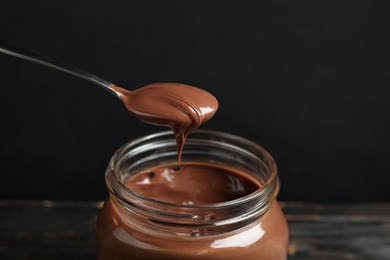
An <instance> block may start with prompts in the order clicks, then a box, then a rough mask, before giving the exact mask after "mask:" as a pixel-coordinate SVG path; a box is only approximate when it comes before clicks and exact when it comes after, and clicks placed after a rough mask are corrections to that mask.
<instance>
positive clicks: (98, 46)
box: [0, 0, 390, 202]
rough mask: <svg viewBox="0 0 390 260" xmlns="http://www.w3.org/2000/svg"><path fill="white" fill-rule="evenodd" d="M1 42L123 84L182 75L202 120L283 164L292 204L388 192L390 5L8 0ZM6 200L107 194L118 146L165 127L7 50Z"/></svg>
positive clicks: (1, 62)
mask: <svg viewBox="0 0 390 260" xmlns="http://www.w3.org/2000/svg"><path fill="white" fill-rule="evenodd" d="M0 13H1V15H0V38H2V39H5V40H8V41H9V42H12V43H15V44H17V45H19V46H21V47H25V48H30V49H32V50H35V51H37V52H41V53H44V54H46V55H49V56H51V57H53V58H55V59H58V60H60V61H63V62H65V63H67V64H71V65H74V66H78V67H80V68H82V69H85V70H88V71H90V72H92V73H94V74H96V75H99V76H101V77H103V78H105V79H107V80H109V81H111V82H113V83H115V84H117V85H119V86H122V87H125V88H128V89H135V88H137V87H141V86H144V85H146V84H149V83H153V82H181V83H187V84H191V85H195V86H197V87H200V88H203V89H206V90H207V91H209V92H211V93H213V94H214V95H215V96H216V97H217V98H218V100H219V102H220V109H219V111H218V112H217V114H216V115H215V117H214V118H213V119H212V120H211V121H209V122H207V123H206V124H205V125H203V126H202V128H205V129H206V128H208V129H216V130H221V131H226V132H230V133H234V134H237V135H241V136H243V137H246V138H249V139H251V140H253V141H255V142H256V143H258V144H260V145H261V146H263V147H265V148H266V149H267V150H268V151H269V152H270V153H271V154H272V155H273V156H274V157H275V159H276V161H277V164H278V167H279V175H280V179H281V182H282V188H281V192H280V195H279V199H280V200H288V201H293V200H302V201H312V202H346V201H347V202H359V201H389V200H390V192H389V191H388V186H389V182H390V171H389V169H390V167H389V155H390V153H389V145H390V143H389V130H390V128H389V111H390V105H389V94H390V93H389V92H390V91H389V66H390V60H389V58H390V57H389V50H388V49H389V46H390V45H389V43H390V42H389V40H388V39H389V38H388V37H390V35H389V25H390V23H389V22H390V21H389V17H390V16H389V4H387V2H386V1H383V2H380V1H253V2H249V1H247V2H245V1H242V2H240V1H170V0H166V1H111V0H110V1H108V0H106V1H92V0H85V1H62V0H61V1H49V0H46V1H43V0H41V1H21V0H14V1H2V4H1V7H0ZM0 66H1V70H0V81H1V88H0V91H1V103H0V116H1V136H0V140H1V141H0V142H1V154H0V162H1V173H0V183H1V188H0V199H64V200H68V199H80V200H90V199H98V200H100V199H104V198H105V197H106V195H107V191H106V188H105V183H104V172H105V168H106V166H107V163H108V160H109V159H110V157H111V155H112V154H113V153H114V152H115V150H116V149H118V148H119V147H120V146H121V145H123V144H124V143H126V142H128V141H130V140H131V139H133V138H136V137H139V136H141V135H144V134H148V133H152V132H155V131H160V130H165V128H161V127H158V126H151V125H146V124H144V123H142V122H140V121H138V120H136V119H135V118H133V117H131V116H130V115H129V113H128V112H127V111H126V110H125V109H124V107H123V105H122V104H121V102H120V101H118V100H117V99H116V98H115V97H114V96H112V95H110V94H109V93H108V92H106V91H105V90H103V89H101V88H99V87H97V86H95V85H93V84H91V83H89V82H86V81H83V80H81V79H78V78H76V77H73V76H70V75H68V74H65V73H62V72H59V71H56V70H53V69H50V68H47V67H44V66H41V65H37V64H33V63H31V62H27V61H24V60H20V59H17V58H14V57H11V56H8V55H3V54H0Z"/></svg>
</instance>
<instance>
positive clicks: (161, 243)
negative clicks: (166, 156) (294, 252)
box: [97, 162, 288, 260]
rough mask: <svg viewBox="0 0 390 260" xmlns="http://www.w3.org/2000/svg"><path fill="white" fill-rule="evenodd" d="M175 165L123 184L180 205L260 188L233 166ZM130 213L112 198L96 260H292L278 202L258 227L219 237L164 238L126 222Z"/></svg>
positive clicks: (100, 227)
mask: <svg viewBox="0 0 390 260" xmlns="http://www.w3.org/2000/svg"><path fill="white" fill-rule="evenodd" d="M176 166H177V165H176V164H173V163H172V164H166V165H160V166H157V167H154V168H151V169H149V170H145V171H141V172H139V173H137V174H135V175H134V176H131V177H129V178H128V179H127V180H124V184H125V186H126V187H127V188H128V189H131V190H132V191H134V192H135V193H137V194H139V195H142V196H144V197H149V198H152V199H156V200H159V201H164V202H168V203H173V204H181V205H203V204H210V203H219V202H226V201H231V200H234V199H239V198H242V197H244V196H246V195H250V194H251V193H253V192H254V191H256V190H258V189H259V188H261V185H260V184H259V183H258V182H257V181H256V180H254V179H253V178H252V177H250V176H248V175H247V174H246V173H244V172H240V171H238V170H234V169H231V168H228V167H223V166H217V165H213V164H208V163H200V162H184V163H182V165H181V167H180V168H175V167H176ZM248 210H250V209H248ZM128 214H129V212H127V210H126V209H124V208H123V207H121V206H119V204H118V203H117V202H116V201H115V200H114V199H112V198H111V199H109V200H107V202H106V203H105V204H104V207H103V209H102V211H101V214H100V216H99V220H98V223H97V230H98V233H97V241H98V245H99V246H98V251H97V259H99V260H102V259H110V260H117V259H134V260H140V259H169V260H179V259H180V260H182V259H186V260H187V259H188V260H191V259H194V260H199V259H202V260H213V259H215V260H219V259H240V260H241V259H246V260H285V259H286V257H287V244H288V237H287V234H288V230H287V223H286V221H285V218H284V215H283V213H282V211H281V209H280V207H279V205H278V203H277V201H274V202H272V205H271V206H270V208H269V209H268V211H267V212H266V214H265V215H264V216H263V217H262V218H261V219H260V220H259V221H258V222H256V223H254V224H253V225H249V227H247V228H244V229H240V230H238V231H235V232H228V233H226V234H222V235H217V236H213V235H211V236H209V235H205V236H203V235H200V236H197V237H193V236H190V237H184V238H183V237H180V236H179V237H177V236H175V235H172V236H159V235H156V234H158V232H157V233H156V234H155V233H153V232H152V231H146V230H144V229H143V228H142V225H140V224H139V223H137V222H133V221H132V220H131V217H124V216H128ZM226 214H230V213H229V211H228V212H226Z"/></svg>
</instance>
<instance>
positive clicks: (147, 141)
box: [106, 129, 280, 212]
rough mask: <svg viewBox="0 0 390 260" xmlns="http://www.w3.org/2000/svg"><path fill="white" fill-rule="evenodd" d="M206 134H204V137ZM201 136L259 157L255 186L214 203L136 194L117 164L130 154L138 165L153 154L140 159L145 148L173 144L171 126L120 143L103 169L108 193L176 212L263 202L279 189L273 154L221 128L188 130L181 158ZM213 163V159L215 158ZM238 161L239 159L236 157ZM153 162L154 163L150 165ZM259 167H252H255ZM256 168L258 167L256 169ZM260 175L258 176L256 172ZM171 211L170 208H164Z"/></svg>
mask: <svg viewBox="0 0 390 260" xmlns="http://www.w3.org/2000/svg"><path fill="white" fill-rule="evenodd" d="M206 136H207V138H205V137H206ZM202 140H203V141H205V142H204V143H203V145H205V144H206V143H207V145H209V146H210V147H211V146H214V145H218V146H219V147H220V148H221V147H222V148H223V149H224V150H232V149H233V150H234V151H235V153H237V152H239V153H241V154H242V155H243V156H246V157H248V158H249V160H250V161H251V162H252V160H254V161H256V160H258V161H261V163H260V164H259V165H258V166H259V167H261V168H263V169H262V170H261V171H262V172H261V174H259V175H258V176H257V177H258V178H257V182H259V183H260V185H259V188H258V189H257V190H255V191H253V192H251V193H249V194H247V195H245V196H242V197H239V198H236V199H233V200H227V201H223V202H217V203H208V204H189V205H187V204H186V205H183V204H175V203H170V202H165V201H160V200H156V199H153V198H149V197H145V196H143V195H141V194H138V193H136V192H134V191H133V190H131V189H130V188H127V187H126V186H125V183H124V176H123V175H124V174H126V173H125V172H123V170H121V169H120V166H121V164H123V163H124V161H126V160H129V158H132V157H134V158H135V159H133V161H132V163H133V165H136V166H138V165H142V164H143V163H146V164H147V160H153V159H154V156H156V155H155V154H153V153H151V154H148V159H147V160H144V158H143V157H142V154H143V152H144V151H145V150H148V151H152V150H155V149H164V146H166V145H169V146H175V147H176V141H175V137H174V133H173V132H172V131H171V130H166V131H160V132H156V133H152V134H148V135H144V136H141V137H138V138H136V139H133V140H132V141H130V142H128V143H126V144H124V145H123V146H121V147H120V148H119V149H118V150H117V151H116V152H115V153H114V155H113V156H112V157H111V159H110V161H109V166H108V169H107V172H106V184H107V187H108V189H109V190H110V192H111V193H112V194H114V195H115V197H116V198H117V199H119V201H121V204H122V203H124V204H126V203H127V202H128V201H138V202H139V203H140V204H148V205H157V206H158V207H162V208H164V210H167V209H168V208H171V209H172V211H173V212H177V211H176V210H175V208H180V209H181V211H184V212H187V210H188V211H189V212H190V211H191V210H193V209H200V208H201V209H211V208H212V209H215V208H231V207H235V206H236V205H242V204H246V203H248V202H251V201H257V202H258V201H263V203H262V204H266V203H267V202H269V201H273V200H274V199H275V198H276V197H277V195H278V192H279V186H280V183H279V178H278V174H277V166H276V163H275V160H274V159H273V157H272V156H271V155H270V154H269V153H268V151H267V150H265V149H264V148H263V147H261V146H260V145H258V144H256V143H254V142H253V141H250V140H248V139H246V138H243V137H240V136H237V135H234V134H230V133H226V132H222V131H216V130H207V129H197V130H196V131H194V132H192V133H190V134H189V136H188V138H187V140H186V143H185V145H184V149H183V154H182V162H183V163H184V162H185V161H186V156H187V147H191V146H197V145H199V144H202ZM166 155H169V156H170V157H171V159H172V158H176V160H177V157H175V155H177V150H171V151H168V152H166ZM213 163H216V162H215V161H214V162H213ZM239 163H243V162H242V161H240V162H239ZM154 166H155V165H154ZM256 170H259V169H253V171H256ZM259 171H260V170H259ZM260 175H261V176H260ZM168 211H171V210H168Z"/></svg>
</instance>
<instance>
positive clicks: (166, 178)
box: [126, 162, 260, 205]
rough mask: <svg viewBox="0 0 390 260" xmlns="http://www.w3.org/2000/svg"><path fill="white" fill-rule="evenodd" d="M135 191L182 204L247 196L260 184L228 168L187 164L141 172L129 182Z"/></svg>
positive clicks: (218, 201) (212, 201)
mask: <svg viewBox="0 0 390 260" xmlns="http://www.w3.org/2000/svg"><path fill="white" fill-rule="evenodd" d="M126 186H127V187H128V188H129V189H131V190H132V191H134V192H136V193H138V194H140V195H142V196H144V197H148V198H152V199H155V200H159V201H164V202H169V203H173V204H181V205H201V204H211V203H220V202H225V201H230V200H234V199H238V198H241V197H243V196H246V195H248V194H250V193H252V192H254V191H256V190H257V189H258V188H260V186H259V185H258V184H256V183H255V182H254V181H252V180H250V179H249V178H248V177H245V176H244V175H243V174H241V173H239V172H237V171H232V170H230V169H228V168H226V167H222V166H217V165H212V164H201V163H188V162H186V163H184V164H181V165H180V167H177V164H172V165H163V166H158V167H155V168H151V169H148V170H145V171H142V172H140V173H138V174H136V175H135V176H132V177H131V178H129V179H128V180H127V181H126Z"/></svg>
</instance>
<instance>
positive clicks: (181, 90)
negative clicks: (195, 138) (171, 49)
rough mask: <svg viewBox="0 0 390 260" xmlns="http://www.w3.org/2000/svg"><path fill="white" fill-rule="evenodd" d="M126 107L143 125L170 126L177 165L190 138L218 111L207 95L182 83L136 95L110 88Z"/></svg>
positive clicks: (161, 85)
mask: <svg viewBox="0 0 390 260" xmlns="http://www.w3.org/2000/svg"><path fill="white" fill-rule="evenodd" d="M110 88H111V89H113V90H115V91H116V92H118V93H119V94H120V95H121V96H120V98H121V100H122V102H123V104H124V105H125V107H126V108H127V109H128V110H129V111H130V113H131V114H132V115H134V116H135V117H137V118H138V119H140V120H141V121H143V122H146V123H149V124H154V125H164V126H169V127H170V128H171V129H172V130H173V132H174V133H175V137H176V142H177V149H178V162H179V163H180V157H181V153H182V150H183V146H184V142H185V140H186V137H187V135H188V134H189V133H190V132H192V131H194V130H196V129H197V128H198V127H199V126H200V125H201V124H203V123H205V122H206V121H208V120H209V119H210V118H211V117H212V116H213V115H214V114H215V112H216V111H217V109H218V101H217V99H216V98H215V97H214V96H213V95H211V94H210V93H208V92H207V91H205V90H203V89H200V88H196V87H193V86H189V85H186V84H179V83H154V84H150V85H147V86H145V87H142V88H139V89H136V90H134V91H130V90H126V89H123V88H120V87H118V86H115V85H113V84H111V86H110Z"/></svg>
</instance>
